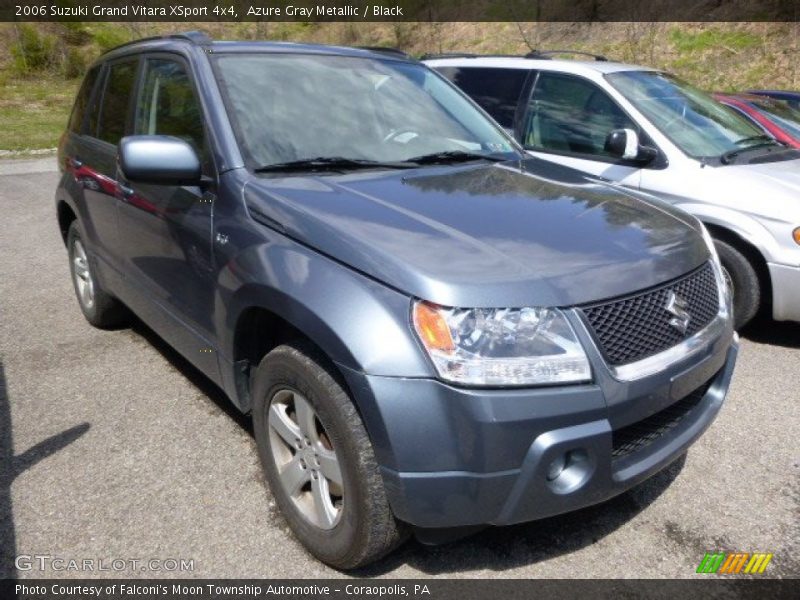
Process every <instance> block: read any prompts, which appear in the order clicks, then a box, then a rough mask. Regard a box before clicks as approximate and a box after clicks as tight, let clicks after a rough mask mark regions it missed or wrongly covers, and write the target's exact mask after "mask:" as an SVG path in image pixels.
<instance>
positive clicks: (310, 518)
mask: <svg viewBox="0 0 800 600" xmlns="http://www.w3.org/2000/svg"><path fill="white" fill-rule="evenodd" d="M253 428H254V431H255V437H256V444H257V446H258V452H259V456H260V458H261V464H262V466H263V469H264V474H265V476H266V479H267V481H268V483H269V486H270V489H271V490H272V494H273V496H274V497H275V501H276V503H277V504H278V506H279V508H280V509H281V512H282V514H283V516H284V517H285V519H286V521H287V522H288V524H289V527H290V528H291V529H292V531H293V532H294V534H295V535H296V536H297V539H298V540H300V542H301V543H302V544H303V546H305V548H306V550H308V551H309V552H310V553H311V554H313V555H314V556H315V557H317V558H318V559H319V560H321V561H323V562H325V563H327V564H329V565H332V566H334V567H337V568H340V569H352V568H355V567H359V566H363V565H365V564H367V563H370V562H372V561H374V560H377V559H378V558H380V557H381V556H383V555H384V554H386V553H387V552H389V551H390V550H392V549H393V548H394V547H396V546H397V545H399V544H400V543H401V542H402V541H403V539H404V537H405V531H404V528H403V526H402V524H400V523H398V522H397V521H396V520H395V518H394V515H393V514H392V512H391V509H390V508H389V503H388V500H387V498H386V493H385V491H384V487H383V480H382V478H381V475H380V472H379V469H378V465H377V463H376V461H375V455H374V452H373V450H372V445H371V443H370V441H369V438H368V437H367V432H366V430H365V429H364V425H363V423H362V421H361V417H360V416H359V414H358V412H357V411H356V409H355V406H354V405H353V402H352V401H351V399H350V397H349V395H348V394H347V392H346V391H345V390H344V389H343V387H342V385H341V384H340V383H339V382H338V381H337V378H336V377H335V376H334V375H333V374H332V369H330V368H329V367H328V366H327V362H326V361H325V360H324V359H323V358H322V357H320V356H319V354H318V353H317V352H316V351H315V350H314V348H313V347H311V346H310V345H307V344H303V343H294V344H287V345H284V346H279V347H278V348H276V349H274V350H272V351H271V352H270V353H269V354H267V355H266V356H265V357H264V359H263V360H262V361H261V364H260V365H259V366H258V369H257V370H256V372H255V374H254V378H253Z"/></svg>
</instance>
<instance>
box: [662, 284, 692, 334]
mask: <svg viewBox="0 0 800 600" xmlns="http://www.w3.org/2000/svg"><path fill="white" fill-rule="evenodd" d="M688 307H689V303H688V302H687V301H686V300H684V299H683V298H681V297H680V296H678V294H676V293H675V292H674V291H673V290H670V291H669V293H668V294H667V305H666V306H665V307H664V308H665V309H666V310H667V312H668V313H669V314H671V315H672V317H673V318H672V319H670V320H669V324H670V325H672V326H673V327H674V328H675V329H677V330H678V331H680V332H681V333H686V330H687V329H688V328H689V321H691V320H692V315H690V314H689V311H688V310H686V309H687V308H688Z"/></svg>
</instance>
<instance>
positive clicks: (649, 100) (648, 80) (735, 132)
mask: <svg viewBox="0 0 800 600" xmlns="http://www.w3.org/2000/svg"><path fill="white" fill-rule="evenodd" d="M606 78H607V79H608V81H609V82H610V83H611V85H613V86H614V87H615V88H616V89H617V90H619V92H620V93H621V94H622V95H623V96H625V97H626V98H627V99H628V100H629V101H630V102H631V104H633V105H634V106H635V107H636V108H637V109H639V111H641V113H642V114H643V115H644V116H645V117H647V118H648V119H649V120H650V121H651V122H652V123H653V125H655V126H656V127H657V128H658V129H659V130H660V131H661V132H662V133H663V134H664V135H665V136H667V137H668V138H669V139H670V140H671V141H672V143H674V144H675V145H676V146H678V148H680V149H681V150H682V151H683V152H684V153H686V154H688V155H689V156H691V157H693V158H701V157H717V156H720V155H722V154H724V153H726V152H730V151H732V150H741V149H743V148H747V147H748V146H750V145H756V144H762V143H764V140H763V139H761V135H762V132H761V130H760V129H758V128H757V127H756V126H755V125H752V124H751V123H750V122H749V121H748V120H747V119H745V118H744V117H742V116H740V115H739V114H737V113H736V112H735V111H734V110H732V109H730V108H728V107H727V106H724V105H722V104H720V103H719V102H717V101H716V100H714V99H713V98H712V97H711V96H709V95H708V94H706V93H705V92H701V91H700V90H698V89H696V88H694V87H692V86H691V85H689V84H688V83H685V82H683V81H681V80H680V79H678V78H677V77H674V76H672V75H669V74H667V73H659V72H656V71H621V72H619V73H611V74H609V75H606Z"/></svg>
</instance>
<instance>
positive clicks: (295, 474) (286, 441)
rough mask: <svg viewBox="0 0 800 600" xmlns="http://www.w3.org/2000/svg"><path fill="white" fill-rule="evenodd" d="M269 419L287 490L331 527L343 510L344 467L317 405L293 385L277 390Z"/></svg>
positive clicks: (305, 511)
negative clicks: (289, 387) (323, 423)
mask: <svg viewBox="0 0 800 600" xmlns="http://www.w3.org/2000/svg"><path fill="white" fill-rule="evenodd" d="M268 423H269V438H270V449H271V451H272V456H273V458H274V460H275V465H276V467H277V470H278V476H279V478H280V482H281V486H282V487H283V491H284V492H285V493H286V495H287V496H288V497H289V498H290V499H291V501H292V502H293V503H294V505H295V507H296V508H297V510H298V512H299V513H300V514H301V515H302V516H303V518H305V519H306V520H307V521H308V522H310V523H311V524H312V525H314V526H316V527H319V528H320V529H332V528H333V527H335V526H336V524H337V523H338V522H339V519H340V518H341V515H342V508H343V503H344V486H343V483H342V470H341V467H340V465H339V458H338V457H337V455H336V451H335V449H334V448H333V445H332V444H331V441H330V438H329V437H328V434H327V433H326V432H325V428H324V427H323V426H322V423H321V422H320V420H319V417H318V416H317V413H316V412H315V410H314V407H313V406H312V405H311V403H310V402H309V401H308V400H307V399H306V398H305V397H303V395H302V394H300V393H299V392H297V391H295V390H290V389H282V390H279V391H278V392H276V393H275V394H274V395H273V396H272V399H271V400H270V406H269V412H268Z"/></svg>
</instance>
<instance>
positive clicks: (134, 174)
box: [119, 135, 202, 185]
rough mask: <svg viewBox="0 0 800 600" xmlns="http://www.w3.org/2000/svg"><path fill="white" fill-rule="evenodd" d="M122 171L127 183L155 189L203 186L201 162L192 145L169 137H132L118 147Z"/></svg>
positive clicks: (124, 140)
mask: <svg viewBox="0 0 800 600" xmlns="http://www.w3.org/2000/svg"><path fill="white" fill-rule="evenodd" d="M119 167H120V169H121V170H122V174H123V175H125V177H126V178H127V179H128V181H132V182H139V183H150V184H156V185H200V183H201V181H202V168H201V166H200V158H199V157H198V156H197V152H195V151H194V148H192V147H191V146H190V145H189V144H187V143H186V142H184V141H183V140H182V139H180V138H176V137H172V136H169V135H130V136H127V137H124V138H122V140H120V143H119Z"/></svg>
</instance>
